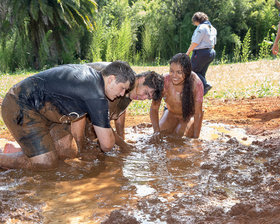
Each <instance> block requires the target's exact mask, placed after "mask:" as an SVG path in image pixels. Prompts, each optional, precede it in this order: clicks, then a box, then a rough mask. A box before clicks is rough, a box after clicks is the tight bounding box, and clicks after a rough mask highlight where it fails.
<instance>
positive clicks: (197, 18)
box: [192, 12, 208, 24]
mask: <svg viewBox="0 0 280 224" xmlns="http://www.w3.org/2000/svg"><path fill="white" fill-rule="evenodd" d="M207 20H208V16H207V15H206V14H205V13H204V12H196V13H195V14H193V17H192V22H193V23H194V22H199V23H200V24H201V23H203V22H205V21H207Z"/></svg>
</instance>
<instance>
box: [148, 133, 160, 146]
mask: <svg viewBox="0 0 280 224" xmlns="http://www.w3.org/2000/svg"><path fill="white" fill-rule="evenodd" d="M162 137H163V134H162V133H161V132H159V131H158V132H155V133H154V134H153V135H152V137H151V138H150V140H149V143H153V144H155V143H160V142H162Z"/></svg>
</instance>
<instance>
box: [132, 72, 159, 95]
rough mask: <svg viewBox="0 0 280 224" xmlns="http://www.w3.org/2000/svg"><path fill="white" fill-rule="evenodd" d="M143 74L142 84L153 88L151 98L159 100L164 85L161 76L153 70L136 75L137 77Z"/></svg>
mask: <svg viewBox="0 0 280 224" xmlns="http://www.w3.org/2000/svg"><path fill="white" fill-rule="evenodd" d="M143 76H144V77H145V81H144V83H143V85H146V86H148V87H149V88H151V89H154V90H155V91H154V93H153V100H159V99H160V98H161V94H162V90H163V87H164V78H163V76H162V75H160V74H158V73H156V72H154V71H147V72H142V73H140V74H138V75H136V77H137V78H140V77H143Z"/></svg>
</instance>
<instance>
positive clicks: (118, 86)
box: [105, 75, 130, 100]
mask: <svg viewBox="0 0 280 224" xmlns="http://www.w3.org/2000/svg"><path fill="white" fill-rule="evenodd" d="M129 84H130V83H129V81H126V82H125V83H123V82H119V83H117V82H116V77H115V76H113V75H110V76H109V77H108V84H107V85H106V86H105V94H106V96H107V97H108V99H110V100H114V99H116V98H117V97H119V96H124V94H125V91H126V90H127V89H128V88H129Z"/></svg>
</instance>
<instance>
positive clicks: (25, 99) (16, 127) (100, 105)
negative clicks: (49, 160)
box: [2, 65, 110, 158]
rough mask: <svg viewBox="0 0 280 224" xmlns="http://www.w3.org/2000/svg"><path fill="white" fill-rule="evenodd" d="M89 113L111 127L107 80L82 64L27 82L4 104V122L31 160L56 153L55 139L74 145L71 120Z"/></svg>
mask: <svg viewBox="0 0 280 224" xmlns="http://www.w3.org/2000/svg"><path fill="white" fill-rule="evenodd" d="M104 111H105V112H104ZM106 111H107V113H106ZM69 114H72V116H69ZM86 114H89V117H90V121H91V123H92V124H94V125H97V126H100V127H104V128H109V127H110V123H109V119H108V102H107V99H106V96H105V94H104V81H103V78H102V76H101V74H100V73H98V72H96V71H95V70H93V69H91V68H89V67H88V66H80V65H66V66H59V67H57V68H53V69H49V70H46V71H44V72H41V73H38V74H36V75H34V76H31V77H29V78H27V79H25V80H23V81H22V82H20V83H18V84H16V85H15V86H14V87H12V88H11V90H10V91H9V92H8V93H7V94H6V97H5V99H4V100H3V104H2V117H3V120H4V122H5V124H6V126H7V127H8V129H9V130H10V132H11V133H12V135H13V136H14V138H15V140H16V141H17V142H18V143H19V145H20V146H21V148H22V150H23V152H24V154H25V155H26V156H27V157H29V158H31V157H34V156H38V155H41V154H45V153H47V152H51V151H55V143H54V140H53V137H54V138H57V136H59V137H60V138H61V139H63V138H64V137H65V138H72V140H71V139H69V140H70V141H68V142H72V141H73V136H72V135H71V130H70V125H69V124H70V121H72V120H74V119H75V118H79V117H80V116H84V115H86ZM66 123H68V124H66ZM54 125H56V129H55V131H53V132H52V133H53V134H51V130H52V128H53V126H54ZM58 126H59V127H58ZM67 136H68V137H67ZM57 141H58V139H57ZM56 144H57V142H56ZM71 144H72V145H73V144H74V145H73V147H74V148H75V147H77V146H75V143H74V142H72V143H71ZM70 157H72V156H70Z"/></svg>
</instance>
